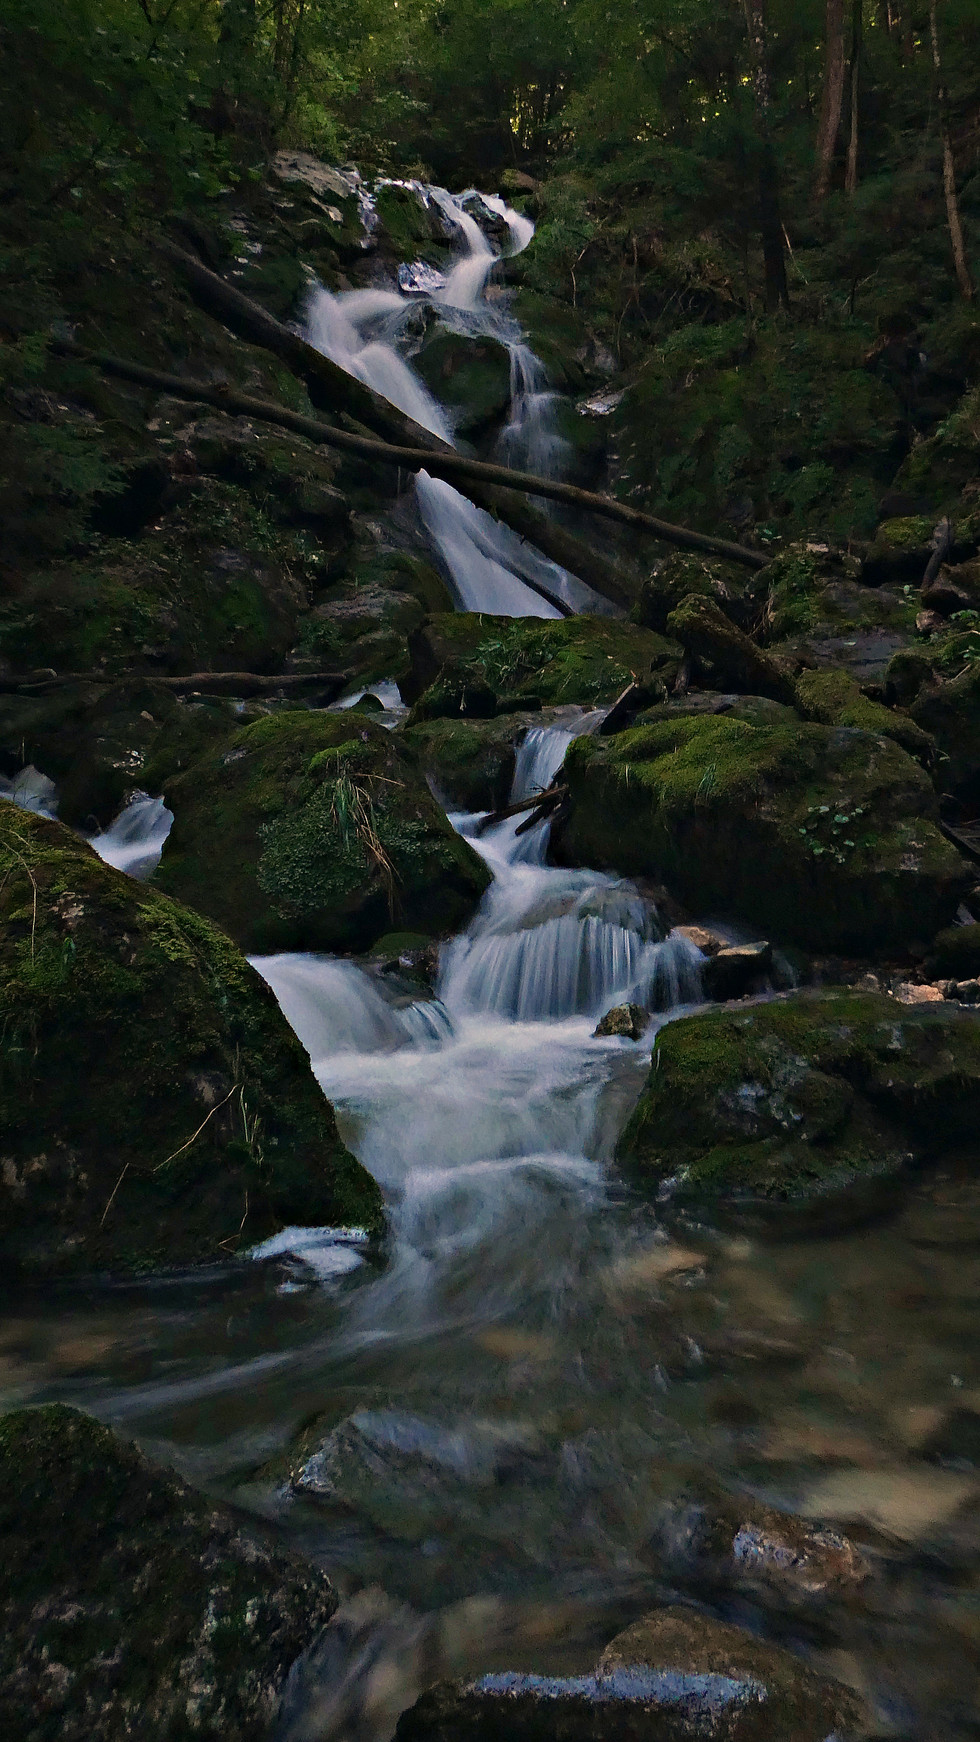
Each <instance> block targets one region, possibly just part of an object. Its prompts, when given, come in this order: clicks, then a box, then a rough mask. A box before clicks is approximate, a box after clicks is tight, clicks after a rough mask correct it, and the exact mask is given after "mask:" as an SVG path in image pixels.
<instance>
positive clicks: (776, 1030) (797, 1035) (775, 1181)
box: [617, 992, 980, 1209]
mask: <svg viewBox="0 0 980 1742" xmlns="http://www.w3.org/2000/svg"><path fill="white" fill-rule="evenodd" d="M978 1091H980V1024H978V1023H976V1022H975V1021H974V1020H972V1019H971V1018H969V1017H963V1016H962V1015H961V1014H960V1013H958V1012H956V1011H952V1010H950V1009H948V1008H944V1007H943V1006H939V1007H938V1008H937V1007H936V1006H934V1005H933V1006H927V1007H922V1006H919V1007H918V1008H916V1007H914V1006H913V1007H911V1008H909V1007H906V1006H903V1005H900V1004H896V1003H895V1002H894V1001H893V1000H892V999H889V998H885V997H881V996H876V995H869V994H859V993H850V992H834V993H822V994H820V995H818V996H813V995H802V994H798V995H795V996H793V997H790V998H786V999H780V1000H776V1001H774V1002H772V1003H769V1004H760V1005H755V1006H751V1007H748V1008H742V1009H728V1010H724V1009H723V1010H711V1011H705V1012H704V1013H702V1014H700V1015H696V1016H690V1017H685V1018H683V1019H682V1020H681V1021H678V1022H672V1023H668V1024H667V1025H666V1026H665V1027H664V1028H663V1029H662V1030H661V1032H660V1034H659V1035H658V1037H657V1043H656V1051H655V1056H654V1061H653V1066H652V1068H651V1071H650V1076H649V1078H648V1081H647V1086H646V1088H645V1090H644V1092H643V1095H642V1096H641V1099H640V1102H639V1104H638V1106H637V1108H636V1110H635V1112H634V1114H633V1116H632V1118H631V1119H630V1121H629V1124H628V1125H627V1127H626V1130H625V1131H624V1133H623V1136H622V1138H621V1139H620V1144H619V1148H618V1150H617V1159H618V1161H619V1163H620V1165H621V1166H622V1167H623V1169H624V1170H625V1171H626V1172H627V1173H628V1174H629V1176H630V1177H631V1178H632V1179H633V1180H635V1181H636V1183H637V1184H638V1185H640V1186H641V1187H642V1188H643V1189H644V1190H650V1191H654V1190H656V1189H657V1188H658V1187H659V1186H660V1185H661V1184H662V1183H663V1181H665V1180H667V1179H671V1180H676V1182H677V1198H678V1199H679V1200H680V1201H682V1202H684V1203H692V1204H711V1203H715V1204H723V1205H727V1206H729V1207H738V1206H742V1207H746V1208H748V1207H762V1206H767V1205H768V1206H773V1207H777V1208H778V1207H780V1206H785V1207H788V1208H795V1209H817V1208H819V1207H820V1206H821V1205H824V1206H830V1205H835V1206H838V1207H839V1206H840V1205H842V1204H843V1205H847V1204H848V1203H849V1204H851V1205H852V1206H853V1207H854V1208H858V1207H863V1206H864V1205H865V1204H866V1202H867V1195H868V1191H869V1189H872V1188H873V1189H874V1190H877V1189H878V1188H880V1186H881V1185H882V1184H883V1183H885V1182H888V1181H890V1180H892V1179H894V1178H895V1177H896V1176H897V1175H898V1173H899V1172H900V1171H901V1170H902V1169H903V1168H904V1167H905V1166H907V1164H908V1162H909V1160H910V1159H911V1158H912V1157H913V1156H915V1155H919V1154H922V1153H924V1152H927V1151H936V1150H941V1149H942V1147H943V1146H944V1145H945V1144H948V1143H952V1142H956V1143H961V1142H963V1141H967V1142H968V1143H969V1144H970V1145H971V1147H973V1146H975V1144H976V1130H975V1123H974V1119H973V1115H972V1113H971V1108H972V1107H974V1106H975V1100H976V1095H977V1093H978Z"/></svg>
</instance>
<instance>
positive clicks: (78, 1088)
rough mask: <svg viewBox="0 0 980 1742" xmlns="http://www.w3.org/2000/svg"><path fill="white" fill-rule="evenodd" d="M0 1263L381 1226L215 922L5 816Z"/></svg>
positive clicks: (75, 844) (248, 973)
mask: <svg viewBox="0 0 980 1742" xmlns="http://www.w3.org/2000/svg"><path fill="white" fill-rule="evenodd" d="M0 918H2V921H3V925H2V933H0V981H2V1007H3V1019H2V1025H0V1126H2V1129H3V1157H2V1175H0V1210H2V1215H0V1255H2V1258H3V1262H4V1263H5V1264H6V1265H7V1266H8V1267H10V1268H11V1269H12V1270H13V1271H14V1273H17V1272H20V1273H21V1274H23V1275H25V1276H32V1275H41V1274H68V1273H79V1272H82V1273H89V1272H93V1271H102V1270H109V1271H113V1272H143V1271H147V1270H150V1269H159V1268H162V1267H169V1266H174V1265H185V1264H194V1263H201V1262H204V1261H206V1260H214V1259H219V1260H221V1259H227V1258H228V1256H229V1255H230V1254H232V1253H234V1252H235V1251H236V1250H239V1249H241V1248H242V1247H245V1246H249V1245H251V1244H252V1243H253V1242H256V1241H258V1240H261V1239H263V1238H265V1237H266V1236H267V1235H269V1234H271V1233H273V1232H275V1231H277V1230H278V1229H279V1228H281V1227H282V1226H283V1225H284V1224H288V1223H290V1222H298V1221H299V1222H303V1223H317V1224H322V1225H325V1226H343V1225H356V1226H363V1227H367V1228H368V1229H370V1230H372V1231H378V1230H379V1229H380V1227H381V1220H382V1216H381V1198H380V1193H379V1191H378V1188H377V1186H376V1185H375V1182H374V1181H373V1180H372V1179H371V1177H370V1175H369V1174H368V1173H367V1172H366V1171H365V1169H364V1168H362V1167H361V1166H360V1164H359V1163H358V1162H357V1161H355V1159H354V1157H353V1156H352V1155H351V1154H350V1153H349V1152H348V1150H347V1149H345V1147H344V1145H343V1144H342V1143H341V1141H340V1139H339V1137H338V1135H337V1129H336V1125H335V1123H334V1117H333V1111H332V1109H331V1107H330V1104H329V1102H328V1101H326V1100H325V1099H324V1097H323V1095H322V1094H321V1092H320V1090H319V1088H318V1086H317V1083H316V1080H315V1078H314V1077H313V1074H312V1072H311V1070H310V1066H309V1059H308V1057H307V1055H306V1053H305V1052H304V1050H303V1048H302V1046H301V1045H300V1043H299V1041H298V1040H297V1039H296V1038H295V1036H294V1035H293V1033H292V1031H291V1030H290V1028H289V1027H288V1025H287V1023H286V1021H285V1018H284V1017H283V1016H282V1014H281V1013H280V1011H279V1009H278V1006H277V1005H276V1002H275V999H274V998H273V996H272V993H271V992H270V991H269V989H268V988H267V986H266V985H265V984H264V982H263V981H262V980H261V979H260V977H259V976H258V974H256V973H255V971H254V970H253V969H252V968H251V967H250V966H249V964H248V963H247V962H246V961H245V959H244V957H243V956H242V955H241V954H240V953H239V951H238V949H237V948H236V947H235V945H234V944H233V943H232V942H231V940H230V939H229V938H227V937H226V936H224V935H223V934H222V933H221V932H220V931H218V930H217V928H216V927H214V926H213V925H211V924H210V922H209V921H208V920H206V919H203V918H202V917H201V916H200V915H199V914H197V913H192V912H190V911H189V910H188V909H186V908H184V907H181V906H180V905H178V903H177V902H174V901H171V900H169V899H168V897H166V896H165V895H161V894H159V893H158V892H157V891H156V890H153V889H151V888H149V887H147V886H146V885H145V884H140V883H135V882H134V881H133V880H132V879H131V878H128V877H126V876H124V875H123V874H122V873H121V872H119V871H114V870H112V869H111V868H110V867H109V866H107V865H104V864H103V863H102V861H101V860H100V859H98V858H97V857H96V855H95V853H93V852H92V850H91V848H89V847H88V846H86V845H85V844H84V842H82V841H80V840H78V839H77V838H76V837H75V836H74V835H72V834H70V833H69V831H68V830H67V829H64V828H62V827H61V825H60V824H58V823H54V822H50V821H48V820H47V819H45V818H41V817H37V816H33V815H30V814H28V813H26V812H24V811H21V810H18V809H17V808H15V806H14V805H12V804H2V805H0Z"/></svg>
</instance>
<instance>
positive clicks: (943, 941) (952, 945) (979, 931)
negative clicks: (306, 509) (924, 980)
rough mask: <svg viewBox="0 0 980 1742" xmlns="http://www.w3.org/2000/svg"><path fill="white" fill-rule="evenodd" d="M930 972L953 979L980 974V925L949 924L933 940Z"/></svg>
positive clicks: (928, 965)
mask: <svg viewBox="0 0 980 1742" xmlns="http://www.w3.org/2000/svg"><path fill="white" fill-rule="evenodd" d="M927 970H928V972H929V973H930V974H936V975H941V974H945V975H948V977H949V978H950V979H952V980H975V979H977V977H978V976H980V925H948V926H945V927H944V928H943V930H942V931H941V932H940V933H939V934H938V936H937V937H935V938H933V940H932V950H931V952H930V955H929V960H928V963H927Z"/></svg>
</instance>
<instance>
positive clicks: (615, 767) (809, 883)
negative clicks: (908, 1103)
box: [560, 715, 975, 953]
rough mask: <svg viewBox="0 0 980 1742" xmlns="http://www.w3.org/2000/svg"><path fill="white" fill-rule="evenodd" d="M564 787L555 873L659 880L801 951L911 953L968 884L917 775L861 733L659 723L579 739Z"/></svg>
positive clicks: (695, 903) (893, 748)
mask: <svg viewBox="0 0 980 1742" xmlns="http://www.w3.org/2000/svg"><path fill="white" fill-rule="evenodd" d="M563 779H564V781H565V782H566V783H567V785H568V787H569V789H570V794H571V814H570V817H569V820H568V824H567V826H566V828H565V829H564V832H563V833H562V836H561V841H560V851H561V853H562V855H563V856H564V857H565V858H566V860H567V861H568V862H570V863H572V864H581V865H596V866H599V867H605V866H615V867H616V868H617V870H618V871H620V872H621V873H624V874H626V875H633V876H642V877H651V878H654V879H657V880H662V881H663V882H665V883H667V884H668V886H669V887H670V888H671V890H672V891H673V892H674V894H675V895H676V896H677V898H678V899H679V900H681V901H683V902H684V903H685V904H686V905H687V906H688V907H690V908H693V909H694V910H695V911H700V912H702V913H703V912H708V913H711V912H715V913H730V914H733V915H737V916H738V917H739V918H740V919H742V920H745V921H747V922H749V923H752V924H758V925H760V926H764V927H765V929H766V932H767V933H768V934H769V935H770V936H773V935H774V936H776V937H777V938H778V939H779V940H780V941H781V942H786V943H793V944H798V945H800V946H801V947H803V948H805V949H806V948H809V949H832V950H848V949H853V950H855V951H861V952H862V953H867V952H868V950H869V949H874V948H875V947H876V946H877V947H881V948H899V949H901V948H903V947H907V946H908V944H909V943H910V942H912V941H913V940H921V941H923V942H924V941H925V940H926V939H928V938H929V937H930V936H932V935H933V934H934V933H935V931H936V930H938V929H939V927H940V926H941V925H942V924H944V923H948V922H949V921H950V920H951V919H952V918H953V915H954V913H955V911H956V908H957V905H958V903H959V902H960V900H962V898H963V895H964V894H965V892H966V890H967V888H968V887H969V886H970V885H972V883H973V882H974V880H975V877H974V873H973V872H972V871H971V869H970V867H969V866H968V865H967V863H966V861H965V860H964V859H962V858H961V857H960V855H959V853H958V852H957V851H956V850H955V849H954V848H953V847H952V846H950V844H949V843H948V842H947V841H946V840H944V838H943V836H942V835H941V834H940V832H939V829H938V827H937V825H936V823H935V822H934V821H933V820H932V819H933V817H934V815H935V814H936V800H935V795H934V793H933V790H932V787H931V785H930V783H929V781H928V779H927V777H926V775H925V774H924V773H923V771H922V769H921V768H920V767H919V766H918V765H917V764H916V763H915V762H913V761H912V759H911V757H909V756H907V755H906V754H905V752H904V751H903V750H901V749H900V748H899V746H898V745H897V744H895V743H893V742H892V741H891V740H890V739H888V738H884V737H880V736H878V735H877V734H875V733H872V732H865V731H860V730H857V729H853V728H844V727H832V726H821V725H802V724H791V723H783V722H779V723H777V724H774V725H771V726H764V725H750V724H748V723H747V722H746V721H743V720H735V719H731V718H728V717H726V716H724V715H707V716H701V717H698V716H691V717H686V718H680V719H676V720H660V721H656V722H653V723H651V724H648V725H641V726H636V727H634V728H633V729H632V730H631V731H627V732H622V733H619V734H618V735H617V736H616V737H613V738H580V739H578V740H577V741H576V742H575V743H574V744H573V745H572V747H571V749H570V750H569V752H568V755H567V757H566V759H565V764H564V771H563Z"/></svg>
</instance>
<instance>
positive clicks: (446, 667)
mask: <svg viewBox="0 0 980 1742" xmlns="http://www.w3.org/2000/svg"><path fill="white" fill-rule="evenodd" d="M682 657H683V649H682V648H681V647H680V646H679V645H678V643H677V642H676V641H669V640H667V639H666V638H665V637H664V636H661V635H656V634H654V632H653V631H652V630H649V629H642V628H639V627H636V626H634V625H633V624H630V623H624V622H620V621H616V620H614V619H612V618H608V617H568V618H565V619H563V620H562V621H556V622H545V621H542V620H540V619H537V618H506V617H490V616H487V615H484V614H478V613H475V612H456V613H454V614H453V615H452V616H450V617H441V616H440V617H432V618H430V619H429V621H428V623H427V624H426V625H425V627H424V629H423V630H422V631H420V633H419V635H418V636H416V637H415V638H414V639H413V644H412V658H413V679H414V683H415V692H416V694H417V695H419V696H420V699H419V701H418V702H417V704H416V714H415V718H416V719H431V718H437V717H439V715H440V714H443V713H446V714H448V713H455V712H459V706H458V699H456V700H455V701H454V698H458V694H459V692H460V690H461V689H463V688H465V687H467V686H470V687H473V688H474V689H479V690H480V691H482V692H484V693H485V694H486V695H487V697H488V700H487V703H486V705H485V706H484V707H483V708H482V709H481V711H482V712H483V714H484V715H488V714H491V713H493V712H494V711H496V712H499V713H509V712H513V711H514V710H517V709H520V708H527V707H542V706H547V705H549V704H552V703H566V702H575V703H578V704H580V705H582V706H586V707H587V706H589V705H590V704H593V705H600V704H602V703H607V702H612V701H614V700H615V698H616V696H617V695H619V694H620V692H621V691H622V690H623V689H625V688H626V686H627V684H629V683H630V682H632V680H633V679H634V677H635V678H637V679H638V681H639V682H640V683H641V685H646V686H647V688H648V690H649V699H650V700H651V701H652V700H654V699H656V697H657V696H658V695H663V694H664V693H665V691H664V685H665V684H667V685H669V684H671V683H673V681H674V678H675V677H676V675H677V672H678V670H679V669H680V664H681V660H682ZM440 674H441V681H442V685H443V689H442V691H441V692H440V691H438V690H436V689H435V687H434V680H435V679H436V678H437V677H438V676H439V675H440ZM428 686H433V690H432V693H431V694H428V693H427V694H424V695H423V694H421V692H422V691H424V690H427V689H428ZM492 698H495V699H496V707H495V708H494V706H493V705H492ZM471 711H475V710H471Z"/></svg>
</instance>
